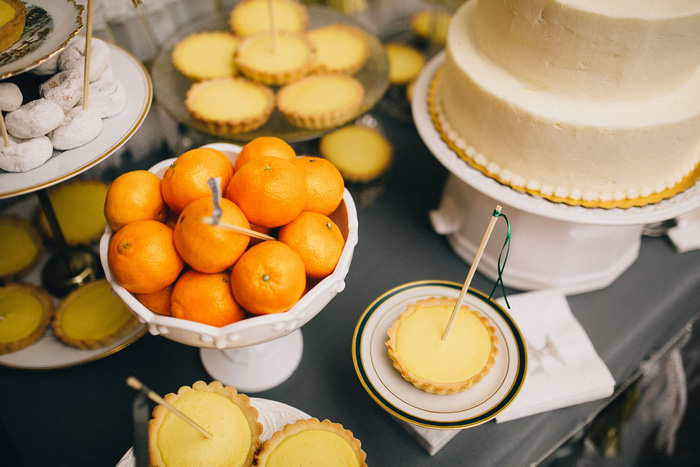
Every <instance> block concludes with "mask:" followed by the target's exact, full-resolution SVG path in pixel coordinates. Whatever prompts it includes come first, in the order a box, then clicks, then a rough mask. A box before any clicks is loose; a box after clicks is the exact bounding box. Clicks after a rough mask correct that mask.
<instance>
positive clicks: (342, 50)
mask: <svg viewBox="0 0 700 467" xmlns="http://www.w3.org/2000/svg"><path fill="white" fill-rule="evenodd" d="M306 36H307V37H308V38H309V39H310V40H311V42H312V43H313V45H314V48H315V49H316V58H315V59H314V63H313V65H312V69H313V71H314V72H316V73H348V74H354V73H356V72H358V71H360V70H361V69H362V67H363V66H364V65H365V62H366V61H367V58H368V57H369V39H368V38H367V34H365V32H364V31H363V30H362V29H360V28H357V27H354V26H349V25H347V24H342V23H336V24H329V25H328V26H322V27H319V28H316V29H312V30H310V31H308V32H307V33H306Z"/></svg>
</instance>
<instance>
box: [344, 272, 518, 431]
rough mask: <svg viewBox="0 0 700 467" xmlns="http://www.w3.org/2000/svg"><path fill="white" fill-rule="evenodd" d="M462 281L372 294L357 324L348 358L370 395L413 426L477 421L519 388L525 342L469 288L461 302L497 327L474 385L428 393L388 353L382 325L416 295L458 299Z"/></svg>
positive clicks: (461, 424) (495, 411)
mask: <svg viewBox="0 0 700 467" xmlns="http://www.w3.org/2000/svg"><path fill="white" fill-rule="evenodd" d="M461 288H462V285H461V284H458V283H455V282H446V281H419V282H410V283H407V284H403V285H401V286H399V287H396V288H394V289H391V290H389V291H387V292H385V293H384V294H382V295H381V296H380V297H379V298H377V299H376V300H375V301H374V302H373V303H372V304H371V305H370V306H369V307H368V308H367V310H365V312H364V314H363V315H362V317H361V318H360V320H359V322H358V323H357V327H356V328H355V334H354V336H353V340H352V359H353V362H354V364H355V370H356V372H357V376H358V377H359V378H360V382H361V383H362V385H363V386H364V388H365V390H366V391H367V392H368V393H369V395H370V396H371V397H372V398H373V399H374V400H375V401H376V402H377V403H378V404H379V405H380V406H381V407H382V408H383V409H384V410H386V411H387V412H389V413H390V414H392V415H394V416H395V417H398V418H399V419H401V420H404V421H407V422H409V423H412V424H414V425H419V426H424V427H427V428H437V429H459V428H467V427H472V426H476V425H480V424H482V423H484V422H487V421H489V420H491V419H492V418H494V417H495V416H496V415H497V414H498V413H500V412H501V411H502V410H503V409H505V408H506V407H507V406H508V405H509V404H510V403H511V402H512V401H513V399H514V398H515V396H516V395H517V394H518V391H520V388H521V387H522V385H523V382H524V380H525V373H526V370H527V353H526V350H525V341H524V339H523V336H522V334H521V333H520V330H519V329H518V327H517V325H516V324H515V322H514V321H513V320H512V319H511V317H510V316H509V315H508V313H507V312H506V311H505V310H504V309H503V308H501V307H500V306H499V305H498V304H496V303H495V302H493V301H490V300H488V297H487V296H485V295H484V294H482V293H481V292H478V291H476V290H473V289H469V293H467V294H466V295H465V297H464V302H463V303H464V304H467V305H469V306H470V307H472V308H473V309H475V310H477V311H479V312H481V313H483V315H484V316H486V317H487V318H489V319H490V320H491V323H492V324H493V326H494V327H495V328H496V336H497V337H498V342H499V345H498V349H499V351H498V356H497V357H496V364H495V365H494V366H493V368H491V371H490V372H489V374H488V375H486V377H485V378H484V379H483V380H481V381H480V382H479V383H478V384H476V385H474V386H472V387H471V388H469V389H467V390H465V391H463V392H460V393H457V394H449V395H447V394H429V393H427V392H425V391H422V390H420V389H417V388H416V387H414V386H413V385H412V384H411V383H409V382H408V381H406V380H405V379H403V377H402V376H401V374H400V373H399V372H398V371H397V370H396V369H395V368H394V367H393V365H392V362H391V359H390V358H389V356H388V355H387V347H386V344H385V342H386V341H387V330H388V329H389V328H390V327H391V324H392V323H393V322H394V321H395V320H396V319H397V318H398V317H399V315H400V314H401V313H403V312H404V311H405V310H406V306H407V305H409V304H410V303H413V302H415V301H417V300H421V299H423V298H429V297H434V296H447V297H454V298H457V297H458V296H459V293H460V291H461Z"/></svg>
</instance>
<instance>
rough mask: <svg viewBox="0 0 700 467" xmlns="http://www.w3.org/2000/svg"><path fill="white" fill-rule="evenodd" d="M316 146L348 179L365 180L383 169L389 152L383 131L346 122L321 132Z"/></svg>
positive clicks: (353, 180)
mask: <svg viewBox="0 0 700 467" xmlns="http://www.w3.org/2000/svg"><path fill="white" fill-rule="evenodd" d="M319 149H320V151H321V155H322V156H323V157H324V158H325V159H328V160H329V161H331V162H332V163H333V165H335V166H336V167H337V168H338V170H339V171H340V173H341V174H343V178H345V179H346V180H348V181H351V182H364V181H369V180H372V179H374V178H376V177H378V176H379V175H381V174H382V173H384V171H386V169H387V168H388V167H389V165H390V164H391V159H392V153H393V150H392V147H391V143H389V141H388V140H387V139H386V138H385V137H384V135H382V134H381V133H380V132H379V131H378V130H376V129H374V128H369V127H366V126H361V125H348V126H346V127H343V128H341V129H339V130H336V131H334V132H332V133H329V134H327V135H325V136H323V137H322V138H321V140H320V146H319Z"/></svg>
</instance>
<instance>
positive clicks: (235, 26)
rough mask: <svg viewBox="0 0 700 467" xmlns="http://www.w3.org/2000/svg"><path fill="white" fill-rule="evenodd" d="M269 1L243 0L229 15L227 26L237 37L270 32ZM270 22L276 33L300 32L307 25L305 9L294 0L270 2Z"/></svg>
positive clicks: (307, 19) (307, 18)
mask: <svg viewBox="0 0 700 467" xmlns="http://www.w3.org/2000/svg"><path fill="white" fill-rule="evenodd" d="M269 4H270V0H243V1H241V2H239V3H237V4H236V5H235V6H234V7H233V9H232V10H231V13H230V15H229V26H230V27H231V30H232V31H233V32H234V33H235V34H236V35H238V36H242V37H245V36H250V35H253V34H258V33H261V32H266V31H269V30H270V6H269ZM272 12H273V18H272V22H273V23H274V27H275V30H276V31H286V32H302V31H304V30H305V29H306V26H307V25H308V23H309V14H308V12H307V10H306V7H305V6H304V5H302V4H301V3H300V2H298V1H295V0H272Z"/></svg>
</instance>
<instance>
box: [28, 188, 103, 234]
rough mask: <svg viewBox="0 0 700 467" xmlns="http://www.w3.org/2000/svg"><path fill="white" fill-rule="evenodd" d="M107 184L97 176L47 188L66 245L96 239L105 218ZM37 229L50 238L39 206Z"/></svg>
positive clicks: (101, 229)
mask: <svg viewBox="0 0 700 467" xmlns="http://www.w3.org/2000/svg"><path fill="white" fill-rule="evenodd" d="M108 189H109V184H107V183H104V182H101V181H99V180H75V181H71V182H68V183H63V184H61V185H59V186H58V187H57V188H55V189H53V190H51V191H50V192H49V199H50V200H51V206H52V208H53V211H54V214H55V215H56V219H57V221H58V225H59V226H60V228H61V233H62V234H63V237H64V239H65V240H66V243H67V244H68V245H88V244H90V243H93V242H95V241H97V240H99V239H100V237H101V236H102V234H103V233H104V230H105V225H106V223H107V220H106V219H105V215H104V206H105V199H106V198H107V190H108ZM38 224H39V230H40V231H41V233H42V234H44V235H45V236H46V238H48V239H52V233H51V229H50V227H49V223H48V221H47V220H46V216H45V215H44V213H43V211H41V210H39V221H38Z"/></svg>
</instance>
